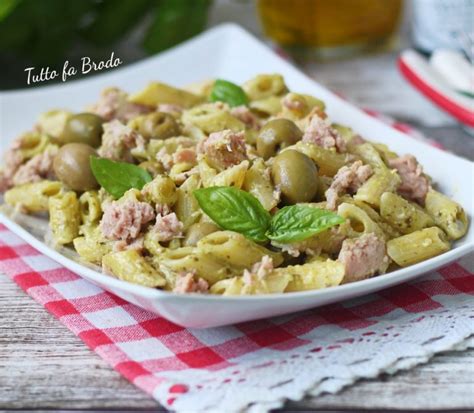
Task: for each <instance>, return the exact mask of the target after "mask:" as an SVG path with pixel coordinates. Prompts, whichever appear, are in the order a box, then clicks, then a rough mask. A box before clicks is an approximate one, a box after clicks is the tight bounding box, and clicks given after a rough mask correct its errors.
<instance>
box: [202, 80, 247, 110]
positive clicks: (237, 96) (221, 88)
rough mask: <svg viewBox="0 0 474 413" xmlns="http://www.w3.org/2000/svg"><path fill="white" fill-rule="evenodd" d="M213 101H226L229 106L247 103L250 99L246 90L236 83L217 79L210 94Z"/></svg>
mask: <svg viewBox="0 0 474 413" xmlns="http://www.w3.org/2000/svg"><path fill="white" fill-rule="evenodd" d="M210 100H211V102H217V101H220V102H225V103H228V104H229V106H231V107H233V106H240V105H247V104H248V103H249V99H248V98H247V95H246V94H245V92H244V90H243V89H242V88H241V87H240V86H237V85H236V84H234V83H232V82H229V81H227V80H222V79H217V80H216V81H215V83H214V87H213V88H212V90H211V95H210Z"/></svg>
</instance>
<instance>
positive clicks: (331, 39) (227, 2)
mask: <svg viewBox="0 0 474 413" xmlns="http://www.w3.org/2000/svg"><path fill="white" fill-rule="evenodd" d="M473 13H474V0H405V1H403V0H80V1H78V0H0V90H9V89H17V88H25V87H34V86H35V85H29V86H28V85H27V84H26V73H25V72H24V69H25V68H26V67H31V66H34V67H35V68H37V70H39V69H40V68H41V67H49V68H50V69H59V70H60V69H61V68H62V65H63V64H64V62H65V60H69V61H70V63H71V65H76V66H80V58H81V57H83V56H88V57H90V58H91V59H92V60H94V61H100V60H107V59H109V58H110V55H111V53H112V52H114V55H115V56H116V57H119V58H120V59H121V60H122V61H123V62H124V63H123V64H122V65H121V67H123V66H124V65H126V64H128V63H131V62H134V61H136V60H139V59H142V58H145V57H147V56H150V55H153V54H156V53H159V52H161V51H163V50H166V49H167V48H169V47H172V46H174V45H176V44H178V43H180V42H182V41H184V40H186V39H188V38H190V37H192V36H194V35H196V34H198V33H199V32H201V31H203V30H205V29H206V28H209V27H212V26H215V25H217V24H220V23H223V22H235V23H237V24H240V25H241V26H243V27H244V28H246V29H247V30H249V31H250V32H252V33H253V34H255V35H256V36H257V37H259V38H260V39H262V40H264V41H265V42H267V43H268V44H269V45H271V47H273V48H274V49H275V51H276V52H277V53H279V54H281V55H283V56H285V57H286V58H288V59H291V60H294V62H295V63H296V64H297V65H299V66H300V67H301V68H302V69H303V70H304V71H305V72H306V73H308V74H309V75H310V76H311V77H313V78H314V79H315V80H317V81H318V82H320V83H322V84H323V85H325V86H327V87H328V88H330V89H332V90H334V91H335V92H337V93H339V94H341V95H343V96H345V97H346V98H347V99H349V100H351V101H353V102H354V103H356V104H357V105H359V106H362V107H365V108H370V109H373V110H376V111H379V112H382V113H384V114H387V115H390V116H392V117H394V118H396V119H397V120H400V121H404V122H408V123H410V124H412V125H414V126H416V127H418V128H420V129H421V130H422V131H424V132H426V133H428V134H429V135H431V136H432V137H434V138H435V139H438V140H440V141H441V142H442V143H443V144H445V146H447V147H448V148H449V149H451V150H453V151H454V152H457V153H460V154H463V155H464V156H468V157H470V158H471V159H473V158H474V138H472V137H470V136H468V133H467V132H466V129H465V128H464V129H463V128H462V127H460V126H459V123H458V121H457V120H456V119H455V118H453V117H452V116H450V115H448V114H446V113H445V112H444V111H443V110H440V109H439V108H438V107H437V106H436V105H434V104H433V103H432V102H431V101H430V100H429V99H427V98H426V97H424V96H423V95H422V94H420V93H419V92H418V91H417V90H416V89H414V88H413V87H411V86H410V85H409V83H407V81H406V80H405V79H404V78H403V76H402V75H401V74H400V72H399V70H398V68H397V59H398V57H399V54H400V51H402V50H404V49H407V48H414V49H416V50H418V51H419V52H422V53H423V54H424V55H429V54H430V53H432V52H433V51H434V50H435V49H437V48H439V47H443V48H452V49H453V50H458V51H460V53H464V54H465V55H467V57H469V58H471V59H472V31H473V26H474V21H473V16H474V14H473ZM469 35H470V37H469ZM112 70H113V69H112ZM269 72H271V68H269ZM90 75H91V74H89V76H90ZM157 76H159V74H157ZM75 78H77V77H75ZM69 81H74V80H69ZM50 83H51V82H47V83H45V82H42V83H39V84H37V85H45V84H50ZM470 92H471V91H470V90H468V91H467V94H469V93H470ZM472 92H473V93H474V91H472ZM471 98H472V96H471ZM471 109H474V106H471ZM473 116H474V115H473Z"/></svg>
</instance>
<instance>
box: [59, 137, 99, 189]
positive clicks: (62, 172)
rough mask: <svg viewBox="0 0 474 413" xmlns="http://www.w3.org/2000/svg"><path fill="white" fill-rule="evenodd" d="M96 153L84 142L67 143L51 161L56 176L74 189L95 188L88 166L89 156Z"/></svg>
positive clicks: (95, 183)
mask: <svg viewBox="0 0 474 413" xmlns="http://www.w3.org/2000/svg"><path fill="white" fill-rule="evenodd" d="M96 155H97V153H96V151H95V150H94V148H93V147H92V146H89V145H86V144H85V143H68V144H66V145H64V146H63V147H61V149H59V151H58V153H57V155H56V157H55V158H54V162H53V169H54V173H55V174H56V177H57V178H58V179H59V180H60V181H61V182H62V183H63V184H64V185H66V186H67V187H69V188H71V189H73V190H74V191H88V190H90V189H94V188H97V187H98V186H99V184H98V183H97V181H96V179H95V177H94V174H93V173H92V170H91V167H90V157H91V156H96Z"/></svg>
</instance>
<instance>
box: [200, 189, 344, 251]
mask: <svg viewBox="0 0 474 413" xmlns="http://www.w3.org/2000/svg"><path fill="white" fill-rule="evenodd" d="M194 196H195V197H196V199H197V201H198V203H199V206H200V207H201V209H202V210H203V211H204V212H205V213H206V214H207V215H208V216H209V217H210V218H211V219H212V220H213V221H214V222H215V223H216V224H217V225H219V226H220V227H221V228H223V229H226V230H230V231H235V232H239V233H241V234H243V235H245V236H246V237H247V238H249V239H251V240H253V241H256V242H266V241H268V240H274V241H277V242H282V243H287V242H296V241H302V240H304V239H306V238H309V237H311V236H313V235H316V234H318V233H320V232H322V231H324V230H326V229H328V228H331V227H333V226H335V225H339V224H341V223H343V222H344V218H342V217H340V216H339V215H337V214H335V213H334V212H331V211H328V210H325V209H319V208H313V207H311V206H308V205H291V206H287V207H284V208H282V209H281V210H280V211H278V212H277V213H276V214H275V215H274V216H273V217H272V216H271V215H270V214H269V213H268V211H266V210H265V209H264V208H263V206H262V204H261V203H260V202H259V201H258V199H257V198H255V197H254V196H253V195H251V194H249V193H248V192H245V191H242V190H240V189H237V188H234V187H219V186H216V187H210V188H204V189H197V190H196V191H194Z"/></svg>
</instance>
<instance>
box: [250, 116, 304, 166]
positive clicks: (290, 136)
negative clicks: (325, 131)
mask: <svg viewBox="0 0 474 413" xmlns="http://www.w3.org/2000/svg"><path fill="white" fill-rule="evenodd" d="M302 136H303V133H302V132H301V130H300V129H299V128H298V126H296V125H295V123H294V122H292V121H291V120H289V119H273V120H271V121H269V122H267V123H266V124H265V125H263V128H262V129H261V130H260V133H259V134H258V137H257V153H258V154H259V155H260V156H261V157H262V158H264V159H268V158H270V157H272V156H274V155H275V154H276V153H277V152H278V150H280V149H284V148H286V147H288V146H290V145H293V144H295V143H296V142H298V141H299V140H300V139H301V137H302Z"/></svg>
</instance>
